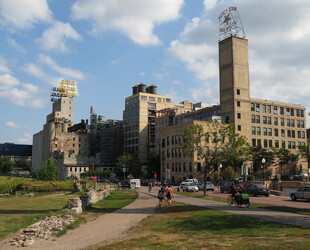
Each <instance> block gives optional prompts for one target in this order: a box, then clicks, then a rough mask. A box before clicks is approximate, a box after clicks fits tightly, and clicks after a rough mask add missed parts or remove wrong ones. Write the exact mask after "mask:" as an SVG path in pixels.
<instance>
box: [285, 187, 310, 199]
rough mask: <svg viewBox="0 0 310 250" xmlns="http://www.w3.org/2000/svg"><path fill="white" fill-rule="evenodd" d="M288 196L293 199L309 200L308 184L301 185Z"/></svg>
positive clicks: (309, 189)
mask: <svg viewBox="0 0 310 250" xmlns="http://www.w3.org/2000/svg"><path fill="white" fill-rule="evenodd" d="M290 197H291V199H292V200H293V201H296V200H298V199H306V200H307V201H310V186H305V187H301V188H300V189H298V190H296V191H293V192H291V193H290Z"/></svg>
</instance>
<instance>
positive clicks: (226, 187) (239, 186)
mask: <svg viewBox="0 0 310 250" xmlns="http://www.w3.org/2000/svg"><path fill="white" fill-rule="evenodd" d="M231 185H232V182H231V181H227V182H224V183H223V184H222V185H221V187H220V191H221V193H224V192H226V193H230V186H231ZM235 185H236V187H237V189H238V191H244V186H243V185H242V184H240V183H237V184H235Z"/></svg>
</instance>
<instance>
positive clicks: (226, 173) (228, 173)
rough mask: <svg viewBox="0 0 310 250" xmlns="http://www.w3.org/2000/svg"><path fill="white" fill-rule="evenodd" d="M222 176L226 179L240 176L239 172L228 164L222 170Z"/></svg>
mask: <svg viewBox="0 0 310 250" xmlns="http://www.w3.org/2000/svg"><path fill="white" fill-rule="evenodd" d="M222 176H223V178H224V179H225V180H229V179H232V178H236V177H238V174H237V173H236V171H235V170H234V168H233V167H232V166H228V167H226V168H225V169H224V170H223V171H222Z"/></svg>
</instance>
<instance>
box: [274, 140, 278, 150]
mask: <svg viewBox="0 0 310 250" xmlns="http://www.w3.org/2000/svg"><path fill="white" fill-rule="evenodd" d="M274 146H275V148H279V141H278V140H275V141H274Z"/></svg>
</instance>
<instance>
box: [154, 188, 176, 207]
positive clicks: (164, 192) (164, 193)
mask: <svg viewBox="0 0 310 250" xmlns="http://www.w3.org/2000/svg"><path fill="white" fill-rule="evenodd" d="M165 197H166V198H167V202H168V205H169V206H171V203H172V197H173V189H172V188H171V186H170V185H169V186H168V187H167V188H166V186H164V185H163V186H161V188H160V189H159V190H158V194H157V198H158V207H163V202H164V199H165Z"/></svg>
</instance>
